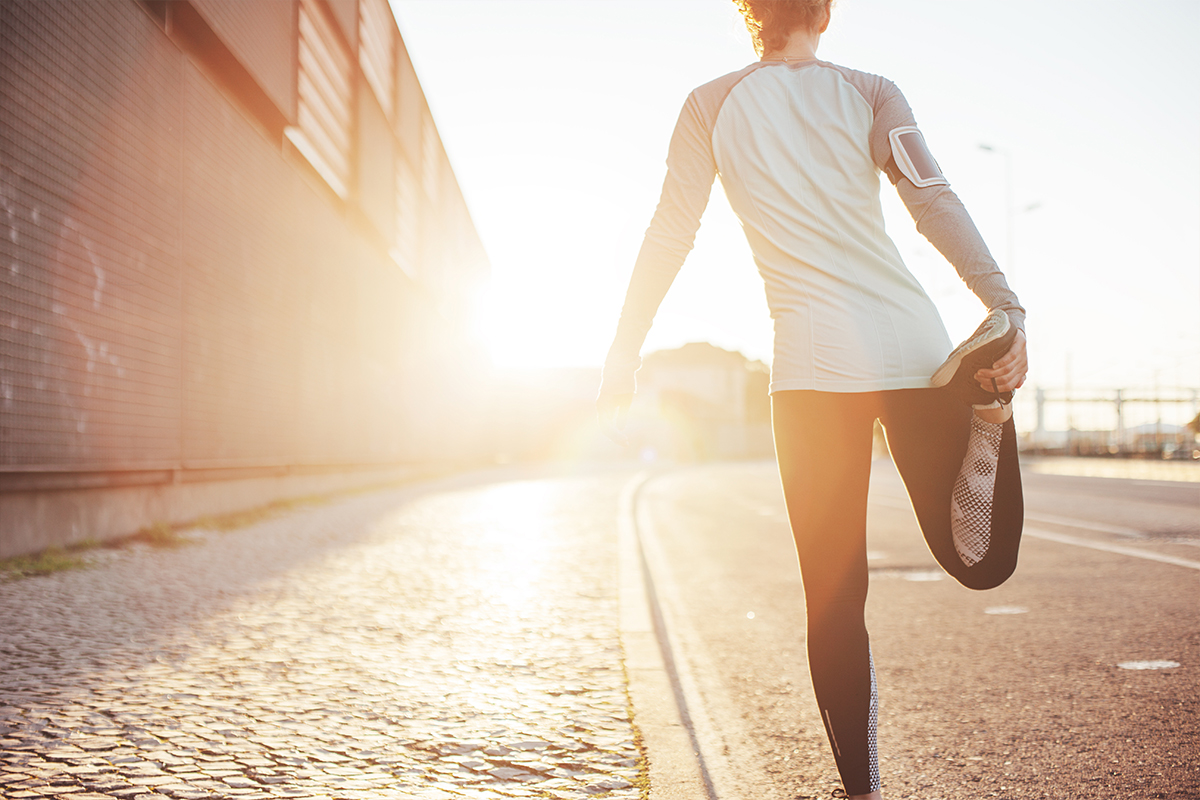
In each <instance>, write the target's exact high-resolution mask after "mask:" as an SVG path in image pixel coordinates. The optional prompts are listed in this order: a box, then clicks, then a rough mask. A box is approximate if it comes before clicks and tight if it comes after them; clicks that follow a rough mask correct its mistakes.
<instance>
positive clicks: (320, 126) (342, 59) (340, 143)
mask: <svg viewBox="0 0 1200 800" xmlns="http://www.w3.org/2000/svg"><path fill="white" fill-rule="evenodd" d="M298 55H299V58H298V61H299V75H298V78H297V81H296V95H297V104H296V123H297V124H296V127H294V128H288V129H287V136H288V138H289V139H290V140H291V141H292V143H293V144H294V145H295V146H296V149H297V150H299V151H300V152H301V153H302V154H303V155H304V157H305V158H307V159H308V161H309V163H311V164H312V165H313V167H314V168H315V169H316V170H317V172H318V173H320V175H321V177H322V178H324V179H325V181H326V182H327V183H328V184H329V185H330V187H332V188H333V190H334V191H335V192H337V194H338V196H340V197H345V196H346V192H347V186H348V182H349V175H350V125H351V121H352V115H351V111H350V98H351V87H352V84H351V74H350V70H351V65H352V62H351V60H350V56H349V54H348V53H347V52H346V47H345V45H344V44H343V43H342V41H341V38H340V37H339V36H338V34H337V32H336V31H335V30H334V26H333V23H332V22H331V21H330V20H329V18H328V17H327V16H326V15H325V13H324V11H323V10H322V9H321V7H320V4H319V3H318V0H301V2H300V46H299V53H298Z"/></svg>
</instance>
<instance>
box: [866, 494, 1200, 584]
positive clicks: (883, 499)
mask: <svg viewBox="0 0 1200 800" xmlns="http://www.w3.org/2000/svg"><path fill="white" fill-rule="evenodd" d="M871 502H872V503H876V504H878V505H881V506H886V507H888V508H896V509H911V508H912V505H911V504H909V502H908V500H906V499H901V498H899V497H894V496H891V495H872V496H871ZM1025 519H1026V521H1027V522H1041V523H1042V524H1043V525H1045V524H1053V525H1062V526H1064V527H1071V528H1076V529H1078V530H1082V531H1094V532H1096V533H1109V534H1117V535H1120V536H1137V537H1141V536H1142V534H1141V532H1140V531H1135V530H1133V529H1132V528H1118V527H1116V526H1114V525H1104V524H1102V523H1093V522H1087V521H1085V520H1073V519H1068V518H1066V517H1053V516H1046V515H1042V514H1026V515H1025ZM1025 535H1026V536H1030V537H1033V538H1034V539H1045V540H1046V541H1050V542H1058V543H1059V544H1072V545H1075V546H1076V547H1087V548H1090V549H1092V550H1103V551H1104V552H1106V553H1119V554H1120V555H1123V556H1132V557H1133V558H1142V559H1145V560H1147V561H1158V562H1161V563H1163V564H1174V565H1175V566H1177V567H1186V568H1187V569H1200V561H1192V560H1191V559H1187V558H1179V557H1177V556H1169V555H1165V554H1163V553H1155V552H1153V551H1151V550H1142V549H1140V548H1137V547H1126V546H1124V545H1120V544H1109V543H1107V542H1097V541H1093V540H1091V539H1085V538H1083V537H1082V536H1071V535H1070V534H1067V533H1058V532H1056V531H1048V530H1046V529H1044V528H1035V527H1030V526H1029V525H1028V524H1026V526H1025Z"/></svg>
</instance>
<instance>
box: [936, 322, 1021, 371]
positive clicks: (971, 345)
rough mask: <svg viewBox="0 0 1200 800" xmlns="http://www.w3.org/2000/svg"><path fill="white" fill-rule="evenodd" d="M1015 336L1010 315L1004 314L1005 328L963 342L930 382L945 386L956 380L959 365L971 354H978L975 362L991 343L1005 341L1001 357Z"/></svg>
mask: <svg viewBox="0 0 1200 800" xmlns="http://www.w3.org/2000/svg"><path fill="white" fill-rule="evenodd" d="M998 313H1000V314H1004V312H1003V311H1000V312H998ZM988 316H989V317H990V316H992V315H991V314H989V315H988ZM1015 337H1016V331H1015V330H1013V325H1012V323H1011V322H1010V321H1009V319H1008V315H1007V314H1004V327H1003V328H1000V329H999V330H997V329H995V328H993V329H992V330H990V331H989V332H988V335H985V336H984V337H983V338H981V339H978V340H977V339H976V338H975V337H974V336H972V337H971V338H970V339H968V340H967V341H965V342H963V343H962V344H960V345H959V346H958V347H956V348H954V352H952V353H951V354H950V355H949V356H948V357H947V358H946V360H945V361H944V362H943V363H942V365H941V366H940V367H938V368H937V371H935V372H934V373H933V377H932V378H930V379H929V381H930V383H932V384H933V385H934V386H945V385H946V384H948V383H950V382H951V381H952V380H954V376H955V375H956V374H958V370H959V367H961V366H962V364H963V362H964V361H966V360H967V359H968V358H969V357H970V356H976V358H972V359H971V361H972V362H975V361H976V360H977V358H978V356H979V355H980V350H982V349H983V348H985V347H987V346H988V345H990V344H995V343H1003V344H1004V350H1003V351H1001V352H1000V353H999V355H997V358H999V357H1000V356H1002V355H1004V352H1006V351H1007V349H1008V346H1009V345H1010V344H1011V342H1012V339H1013V338H1015ZM997 349H999V348H997ZM993 363H994V359H993ZM988 366H991V364H988ZM977 369H982V367H979V368H977ZM975 371H977V370H973V371H972V374H973V373H974V372H975ZM976 385H978V384H976ZM979 388H980V391H987V390H986V389H984V388H983V387H979Z"/></svg>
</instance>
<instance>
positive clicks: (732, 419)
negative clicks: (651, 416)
mask: <svg viewBox="0 0 1200 800" xmlns="http://www.w3.org/2000/svg"><path fill="white" fill-rule="evenodd" d="M769 385H770V370H769V368H768V367H767V365H765V364H763V363H762V362H761V361H751V360H749V359H747V358H746V357H745V356H744V355H742V354H741V353H737V352H732V351H729V350H724V349H722V348H720V347H716V346H715V345H712V344H709V343H707V342H692V343H690V344H686V345H684V346H683V347H680V348H678V349H675V350H661V351H658V352H656V353H651V354H649V355H647V356H646V357H645V359H643V364H642V368H641V370H640V371H639V372H638V403H639V404H640V405H642V406H643V408H644V409H647V410H649V409H654V410H656V411H657V415H658V417H659V418H660V419H661V420H662V422H663V423H665V427H661V426H660V428H659V429H658V430H657V431H656V432H655V433H654V434H653V435H652V434H649V433H647V434H645V435H647V436H649V437H650V438H652V439H654V440H655V445H652V446H656V448H660V449H662V450H663V453H662V454H663V455H666V456H668V457H672V458H677V459H682V460H692V459H699V460H706V459H710V458H747V457H767V456H770V455H771V454H772V453H773V445H772V440H771V404H770V398H769V396H768V394H767V390H768V387H769Z"/></svg>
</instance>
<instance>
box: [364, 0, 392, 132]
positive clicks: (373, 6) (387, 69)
mask: <svg viewBox="0 0 1200 800" xmlns="http://www.w3.org/2000/svg"><path fill="white" fill-rule="evenodd" d="M358 43H359V44H358V63H359V66H360V67H362V71H363V75H364V76H365V77H366V79H367V84H368V85H369V86H370V87H371V89H372V91H374V92H375V96H376V97H377V98H379V105H380V107H381V108H382V109H383V113H385V114H387V116H388V119H391V118H392V108H393V106H394V102H393V100H394V98H395V94H396V93H395V88H394V87H395V81H394V76H395V61H396V37H395V25H394V22H393V19H392V12H391V9H390V8H389V6H388V4H387V0H362V3H361V4H360V6H359V17H358Z"/></svg>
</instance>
